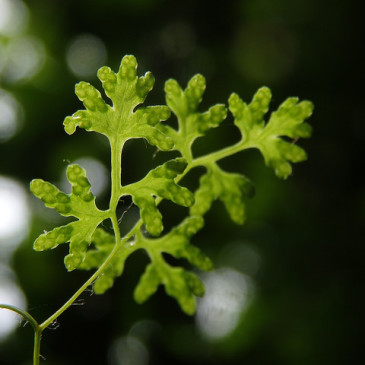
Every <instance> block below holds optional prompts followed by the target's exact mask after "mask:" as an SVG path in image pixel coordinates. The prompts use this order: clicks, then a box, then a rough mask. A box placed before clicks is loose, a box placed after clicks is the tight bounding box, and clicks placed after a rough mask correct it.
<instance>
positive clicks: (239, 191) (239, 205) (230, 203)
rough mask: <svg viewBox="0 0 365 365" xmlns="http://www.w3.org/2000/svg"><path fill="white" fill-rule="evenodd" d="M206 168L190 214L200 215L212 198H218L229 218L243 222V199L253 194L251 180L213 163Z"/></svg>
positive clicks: (206, 208)
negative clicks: (226, 170) (225, 170)
mask: <svg viewBox="0 0 365 365" xmlns="http://www.w3.org/2000/svg"><path fill="white" fill-rule="evenodd" d="M207 169H208V171H207V173H206V174H205V175H203V176H202V177H201V178H200V186H199V188H198V189H197V191H196V192H195V203H194V205H193V206H192V207H191V208H190V214H192V215H200V216H202V215H204V214H205V213H206V212H207V211H208V210H209V209H210V207H211V205H212V203H213V201H214V200H216V199H220V200H221V201H222V202H223V204H224V206H225V207H226V210H227V212H228V214H229V216H230V217H231V219H232V220H233V221H234V222H235V223H237V224H243V222H244V221H245V218H246V212H245V200H246V199H247V198H250V197H252V196H253V194H254V187H253V185H252V183H251V181H250V180H249V179H248V178H247V177H245V176H243V175H240V174H233V173H227V172H224V171H223V170H222V169H221V168H220V167H219V166H218V165H217V164H215V163H212V164H210V165H208V166H207Z"/></svg>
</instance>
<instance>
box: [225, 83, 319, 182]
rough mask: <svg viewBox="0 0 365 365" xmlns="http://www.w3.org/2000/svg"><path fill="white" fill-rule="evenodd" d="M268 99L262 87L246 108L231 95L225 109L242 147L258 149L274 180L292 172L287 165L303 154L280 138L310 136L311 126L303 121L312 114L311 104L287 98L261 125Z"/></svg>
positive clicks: (303, 157)
mask: <svg viewBox="0 0 365 365" xmlns="http://www.w3.org/2000/svg"><path fill="white" fill-rule="evenodd" d="M270 100H271V92H270V90H269V89H268V88H266V87H263V88H261V89H259V90H258V91H257V93H256V94H255V95H254V97H253V99H252V101H251V103H250V104H248V105H247V104H246V103H244V102H243V101H242V100H241V99H240V98H239V96H238V95H237V94H232V95H231V96H230V98H229V100H228V103H229V110H230V111H231V112H232V114H233V116H234V117H235V124H236V125H237V127H238V128H239V129H240V131H241V133H242V145H243V146H247V147H255V148H258V149H259V150H260V152H261V153H262V154H263V156H264V159H265V163H266V165H267V166H269V167H272V168H273V169H274V171H275V174H276V175H277V176H278V177H280V178H284V179H286V178H287V177H288V176H289V175H290V174H291V172H292V167H291V165H290V162H300V161H304V160H305V159H306V158H307V155H306V153H305V151H304V150H303V149H302V148H300V147H298V146H296V145H295V144H294V143H288V142H285V141H284V140H283V139H281V138H280V137H290V138H293V139H297V138H300V137H303V138H307V137H310V135H311V127H310V125H309V124H307V123H304V120H305V119H306V118H308V117H309V116H310V115H311V114H312V111H313V104H312V103H311V102H309V101H302V102H300V103H298V98H288V99H286V100H285V101H284V102H283V103H282V104H281V105H280V107H279V109H278V110H277V111H275V112H273V113H272V114H271V116H270V119H269V121H268V122H267V123H266V124H265V121H264V115H265V114H266V112H267V110H268V106H269V103H270ZM247 147H246V148H247Z"/></svg>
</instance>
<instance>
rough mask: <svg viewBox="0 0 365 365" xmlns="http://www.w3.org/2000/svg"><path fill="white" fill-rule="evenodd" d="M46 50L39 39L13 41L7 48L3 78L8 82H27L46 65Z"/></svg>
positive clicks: (27, 38)
mask: <svg viewBox="0 0 365 365" xmlns="http://www.w3.org/2000/svg"><path fill="white" fill-rule="evenodd" d="M45 54H46V51H45V48H44V45H43V43H42V42H41V41H40V40H38V38H35V37H32V36H23V37H19V38H15V39H12V40H11V42H9V44H8V46H7V47H6V63H5V66H4V68H3V77H4V79H5V80H6V81H7V82H11V83H12V82H18V81H27V80H29V79H31V78H32V77H33V76H34V75H35V74H36V73H37V72H38V71H39V70H40V69H41V68H42V66H43V65H44V61H45Z"/></svg>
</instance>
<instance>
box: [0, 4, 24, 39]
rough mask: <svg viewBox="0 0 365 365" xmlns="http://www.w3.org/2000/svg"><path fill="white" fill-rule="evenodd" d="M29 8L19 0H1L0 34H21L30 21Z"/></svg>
mask: <svg viewBox="0 0 365 365" xmlns="http://www.w3.org/2000/svg"><path fill="white" fill-rule="evenodd" d="M28 16H29V14H28V9H27V7H26V6H25V4H24V3H23V2H22V1H19V0H0V35H2V36H14V35H17V34H20V33H21V32H22V31H23V30H24V29H25V27H26V25H27V21H28Z"/></svg>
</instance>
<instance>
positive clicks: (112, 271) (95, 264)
mask: <svg viewBox="0 0 365 365" xmlns="http://www.w3.org/2000/svg"><path fill="white" fill-rule="evenodd" d="M91 241H92V244H93V246H94V247H93V248H92V249H90V250H88V252H87V253H86V255H85V259H84V261H83V263H82V264H81V265H80V266H79V267H78V269H80V270H91V269H97V268H99V267H100V266H101V265H102V264H103V262H104V261H105V260H106V259H107V257H108V256H109V255H110V253H111V252H112V250H113V248H114V246H115V237H114V235H111V234H109V233H107V232H105V231H104V230H103V229H101V228H98V229H96V231H95V232H94V234H93V236H92V239H91ZM138 248H139V247H138V246H137V245H136V244H135V242H122V245H121V247H119V249H118V250H117V252H116V254H115V255H114V257H113V259H112V260H111V262H110V263H109V265H108V266H107V268H106V269H105V270H104V271H103V273H102V274H101V275H100V276H99V277H98V278H97V279H96V281H95V282H94V285H93V288H94V291H95V293H96V294H103V293H105V292H106V291H107V290H108V289H109V288H111V287H112V286H113V283H114V279H115V278H117V277H118V276H120V275H122V273H123V270H124V263H125V260H126V259H127V258H128V256H129V255H131V254H132V253H133V252H134V251H136V250H137V249H138Z"/></svg>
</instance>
